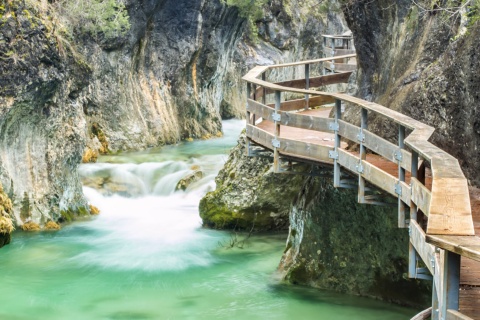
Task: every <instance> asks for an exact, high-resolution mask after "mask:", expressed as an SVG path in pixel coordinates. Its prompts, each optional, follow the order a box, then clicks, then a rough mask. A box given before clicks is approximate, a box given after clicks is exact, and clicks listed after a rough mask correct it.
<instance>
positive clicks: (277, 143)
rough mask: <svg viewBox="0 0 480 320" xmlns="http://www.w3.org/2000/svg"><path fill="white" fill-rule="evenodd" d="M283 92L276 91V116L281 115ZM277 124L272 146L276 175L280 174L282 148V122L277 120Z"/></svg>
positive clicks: (275, 122)
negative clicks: (280, 148)
mask: <svg viewBox="0 0 480 320" xmlns="http://www.w3.org/2000/svg"><path fill="white" fill-rule="evenodd" d="M281 97H282V96H281V92H280V91H278V90H276V91H275V114H279V113H280V112H279V111H280V106H281ZM274 124H275V132H274V133H275V138H274V139H273V140H272V146H273V171H274V172H275V173H278V172H280V159H279V153H278V148H279V147H280V140H279V137H280V121H277V120H276V119H275V121H274Z"/></svg>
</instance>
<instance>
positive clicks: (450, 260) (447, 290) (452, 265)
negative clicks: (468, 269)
mask: <svg viewBox="0 0 480 320" xmlns="http://www.w3.org/2000/svg"><path fill="white" fill-rule="evenodd" d="M442 283H443V286H442V299H441V301H442V305H441V306H440V319H442V320H444V319H447V310H448V309H451V310H458V305H459V303H458V302H459V293H460V256H459V255H458V254H456V253H453V252H450V251H445V257H444V259H443V281H442Z"/></svg>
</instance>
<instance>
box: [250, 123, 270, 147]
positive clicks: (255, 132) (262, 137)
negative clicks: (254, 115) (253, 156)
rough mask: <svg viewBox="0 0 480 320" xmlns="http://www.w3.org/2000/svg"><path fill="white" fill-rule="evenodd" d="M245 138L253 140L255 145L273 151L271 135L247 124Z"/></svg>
mask: <svg viewBox="0 0 480 320" xmlns="http://www.w3.org/2000/svg"><path fill="white" fill-rule="evenodd" d="M246 132H247V137H249V138H250V139H251V140H253V141H254V142H255V143H257V144H259V145H261V146H264V147H266V148H268V149H270V150H273V146H272V139H273V134H271V133H269V132H267V131H265V130H262V129H260V128H258V127H255V126H252V125H250V124H247V127H246Z"/></svg>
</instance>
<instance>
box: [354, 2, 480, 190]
mask: <svg viewBox="0 0 480 320" xmlns="http://www.w3.org/2000/svg"><path fill="white" fill-rule="evenodd" d="M449 6H450V7H451V6H452V4H451V3H450V2H447V1H439V2H438V3H435V4H432V3H431V2H430V1H419V2H417V4H415V3H412V2H411V1H403V0H401V1H395V2H393V3H392V2H391V1H382V0H377V1H350V2H348V5H346V6H345V7H344V12H345V16H346V19H347V22H348V24H349V27H350V28H351V30H352V32H353V35H354V39H355V46H356V48H357V54H358V63H359V72H358V73H357V75H358V76H357V84H358V90H357V92H356V95H357V96H359V97H361V98H365V99H367V100H371V101H375V102H378V103H380V104H382V105H385V106H387V107H389V108H392V109H395V110H398V111H400V112H402V113H405V114H407V115H409V116H411V117H412V118H415V119H417V120H420V121H422V122H425V123H427V124H429V125H431V126H433V127H435V128H436V131H435V133H434V135H433V137H432V139H431V141H432V142H433V143H434V144H436V145H437V146H439V147H440V148H442V149H444V150H446V151H447V152H449V153H450V154H452V155H453V156H455V157H456V158H457V159H459V161H460V164H461V166H462V169H463V170H464V173H465V175H466V176H467V178H468V179H469V180H470V183H471V184H473V185H479V183H480V178H479V177H480V175H479V170H480V162H479V159H480V158H479V153H478V152H479V151H478V150H479V143H480V129H479V128H480V122H479V120H478V119H480V114H479V112H480V110H479V105H480V94H479V89H480V88H479V86H480V76H479V74H480V59H479V56H478V50H479V45H480V44H479V43H478V39H479V36H480V24H479V23H478V14H479V13H478V9H474V8H468V7H466V8H465V10H464V11H459V12H458V14H455V15H452V14H451V13H448V12H447V11H446V10H442V8H448V7H449ZM467 10H469V12H467ZM453 11H454V10H453ZM347 117H348V111H347ZM369 126H370V124H369ZM370 127H371V128H372V130H374V131H377V132H382V133H383V134H384V135H385V136H386V137H390V136H391V137H393V136H394V135H396V132H395V130H396V129H395V126H392V124H391V123H387V122H386V121H382V120H380V119H379V120H377V121H371V126H370ZM392 129H393V130H392Z"/></svg>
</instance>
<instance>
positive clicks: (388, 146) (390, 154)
mask: <svg viewBox="0 0 480 320" xmlns="http://www.w3.org/2000/svg"><path fill="white" fill-rule="evenodd" d="M363 134H364V135H365V142H364V145H365V146H366V147H367V148H368V149H370V150H372V151H373V152H375V153H377V154H379V155H381V156H382V157H384V158H385V159H387V160H390V161H392V162H395V163H398V160H397V159H396V158H395V152H396V151H397V150H399V147H398V146H397V145H396V144H394V143H391V142H390V141H387V140H385V139H383V138H382V137H379V136H377V135H376V134H374V133H372V132H370V131H368V130H364V131H363ZM401 153H402V161H401V163H400V164H401V166H402V168H404V169H405V170H407V171H411V170H412V154H411V153H410V152H409V151H407V150H401Z"/></svg>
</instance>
